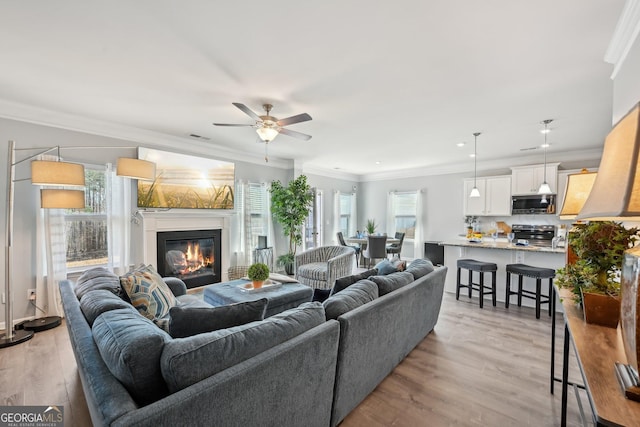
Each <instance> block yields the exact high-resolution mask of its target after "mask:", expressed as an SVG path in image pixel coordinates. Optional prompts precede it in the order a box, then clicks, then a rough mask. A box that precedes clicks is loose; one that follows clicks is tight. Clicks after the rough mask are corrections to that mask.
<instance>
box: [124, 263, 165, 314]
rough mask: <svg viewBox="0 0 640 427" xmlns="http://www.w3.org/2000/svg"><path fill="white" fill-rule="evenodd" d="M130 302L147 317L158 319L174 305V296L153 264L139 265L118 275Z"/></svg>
mask: <svg viewBox="0 0 640 427" xmlns="http://www.w3.org/2000/svg"><path fill="white" fill-rule="evenodd" d="M120 283H121V284H122V288H123V289H124V290H125V292H126V293H127V295H128V296H129V299H130V300H131V304H132V305H133V306H134V307H135V308H136V309H137V310H138V311H139V312H140V314H142V315H143V316H144V317H146V318H147V319H151V320H159V319H161V318H162V317H164V316H166V315H167V314H168V313H169V309H170V308H171V307H173V306H174V305H176V302H177V300H176V297H175V296H174V295H173V293H172V292H171V289H169V286H167V284H166V283H165V282H164V280H162V277H160V275H159V274H158V273H157V272H156V270H155V269H154V268H153V266H151V265H149V266H144V265H143V266H140V267H138V268H137V269H135V270H133V271H132V272H130V273H127V274H125V275H124V276H122V277H120Z"/></svg>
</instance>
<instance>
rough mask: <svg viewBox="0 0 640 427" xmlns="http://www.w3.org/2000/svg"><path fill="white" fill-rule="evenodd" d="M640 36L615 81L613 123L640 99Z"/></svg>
mask: <svg viewBox="0 0 640 427" xmlns="http://www.w3.org/2000/svg"><path fill="white" fill-rule="evenodd" d="M638 76H640V38H638V39H636V41H635V43H634V44H633V46H632V47H631V49H630V50H629V53H628V55H627V58H626V59H625V61H624V64H623V65H622V67H621V68H620V70H619V71H618V74H617V75H616V77H615V79H614V81H613V117H612V125H613V124H615V123H617V122H618V120H620V119H621V118H622V117H623V116H624V115H625V114H626V113H627V112H629V110H630V109H631V108H633V106H634V105H636V104H637V103H638V102H639V101H640V78H639V77H638Z"/></svg>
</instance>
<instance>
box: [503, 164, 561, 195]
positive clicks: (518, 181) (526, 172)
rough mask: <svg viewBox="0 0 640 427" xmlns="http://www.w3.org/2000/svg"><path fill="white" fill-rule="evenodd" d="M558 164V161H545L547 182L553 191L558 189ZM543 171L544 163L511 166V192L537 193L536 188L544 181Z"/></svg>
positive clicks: (518, 193)
mask: <svg viewBox="0 0 640 427" xmlns="http://www.w3.org/2000/svg"><path fill="white" fill-rule="evenodd" d="M558 165H560V163H547V184H549V187H551V192H553V193H556V192H557V189H558V186H557V181H558ZM544 171H545V167H544V164H542V165H530V166H517V167H512V168H511V178H512V179H511V194H513V195H514V196H520V195H525V194H538V188H540V184H542V183H543V182H544Z"/></svg>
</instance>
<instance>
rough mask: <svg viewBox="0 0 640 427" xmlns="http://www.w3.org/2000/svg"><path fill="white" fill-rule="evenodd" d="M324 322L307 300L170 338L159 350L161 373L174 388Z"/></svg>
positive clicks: (320, 310) (318, 308) (319, 307)
mask: <svg viewBox="0 0 640 427" xmlns="http://www.w3.org/2000/svg"><path fill="white" fill-rule="evenodd" d="M324 322H325V315H324V308H323V306H322V304H320V303H318V302H307V303H304V304H301V305H300V306H299V307H297V308H292V309H290V310H287V311H283V312H282V313H279V314H276V315H273V316H271V317H268V318H266V319H265V320H263V321H260V322H251V323H247V324H245V325H241V326H235V327H233V328H229V329H220V330H218V331H213V332H208V333H205V334H198V335H193V336H191V337H188V338H180V339H174V340H171V341H169V342H167V343H166V344H165V346H164V351H163V352H162V358H161V367H162V376H163V377H164V380H165V381H166V383H167V385H168V386H169V390H170V391H171V392H175V391H178V390H181V389H183V388H185V387H188V386H190V385H191V384H195V383H197V382H198V381H201V380H202V379H204V378H207V377H210V376H211V375H213V374H215V373H217V372H220V371H223V370H225V369H227V368H229V367H231V366H234V365H237V364H238V363H240V362H242V361H244V360H247V359H249V358H251V357H253V356H255V355H257V354H260V353H262V352H264V351H266V350H268V349H270V348H272V347H274V346H276V345H278V344H281V343H283V342H285V341H287V340H290V339H292V338H293V337H295V336H298V335H300V334H302V333H304V332H305V331H307V330H309V329H311V328H314V327H315V326H318V325H320V324H322V323H324Z"/></svg>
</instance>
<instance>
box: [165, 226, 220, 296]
mask: <svg viewBox="0 0 640 427" xmlns="http://www.w3.org/2000/svg"><path fill="white" fill-rule="evenodd" d="M221 241H222V236H221V230H219V229H218V230H184V231H162V232H160V231H159V232H158V233H157V257H158V264H157V265H158V272H159V273H160V275H161V276H162V277H177V278H179V279H181V280H182V281H183V282H184V283H185V284H186V285H187V288H194V287H198V286H203V285H210V284H212V283H219V282H221V281H222V274H221V270H222V268H221V264H222V262H221V256H220V252H221Z"/></svg>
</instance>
